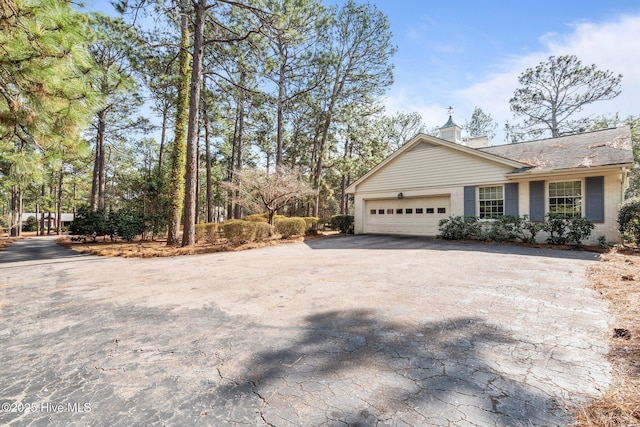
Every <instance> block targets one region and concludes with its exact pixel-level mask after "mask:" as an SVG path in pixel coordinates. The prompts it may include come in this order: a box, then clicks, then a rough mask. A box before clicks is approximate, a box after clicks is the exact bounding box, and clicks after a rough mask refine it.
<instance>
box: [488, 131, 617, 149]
mask: <svg viewBox="0 0 640 427" xmlns="http://www.w3.org/2000/svg"><path fill="white" fill-rule="evenodd" d="M624 127H629V125H624V126H616V127H610V128H606V129H596V130H590V131H587V132H580V133H572V134H571V135H562V136H556V137H551V138H542V139H534V140H531V141H517V142H510V143H508V144H500V145H491V146H489V147H482V148H478V150H487V149H491V148H494V147H504V146H507V145H521V144H530V143H533V142H542V141H550V140H556V139H562V138H571V137H574V136H579V135H587V134H591V133H598V132H605V131H611V130H616V129H621V128H624Z"/></svg>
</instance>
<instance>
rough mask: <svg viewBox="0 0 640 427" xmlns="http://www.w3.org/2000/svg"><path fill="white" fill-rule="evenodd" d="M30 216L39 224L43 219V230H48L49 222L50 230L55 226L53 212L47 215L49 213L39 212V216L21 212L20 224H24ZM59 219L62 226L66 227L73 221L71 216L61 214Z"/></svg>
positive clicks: (70, 214) (33, 213)
mask: <svg viewBox="0 0 640 427" xmlns="http://www.w3.org/2000/svg"><path fill="white" fill-rule="evenodd" d="M30 216H32V217H34V218H36V219H37V220H38V222H40V223H41V224H42V220H43V218H44V228H48V224H49V222H51V228H55V226H56V214H55V213H54V212H52V213H51V214H49V212H44V213H42V212H41V213H40V214H39V215H36V213H35V212H23V213H22V223H23V224H24V223H25V222H26V221H27V219H28V218H29V217H30ZM60 219H61V220H62V226H63V227H68V226H69V224H71V222H72V221H73V214H72V213H63V214H61V215H60Z"/></svg>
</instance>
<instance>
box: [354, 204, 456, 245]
mask: <svg viewBox="0 0 640 427" xmlns="http://www.w3.org/2000/svg"><path fill="white" fill-rule="evenodd" d="M450 209H451V197H450V196H435V197H420V198H405V199H378V200H366V210H365V216H366V220H365V233H380V234H406V235H419V236H435V235H437V234H438V223H439V222H440V220H441V219H442V218H447V217H449V215H450ZM390 212H392V213H390Z"/></svg>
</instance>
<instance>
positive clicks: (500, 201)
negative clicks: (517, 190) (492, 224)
mask: <svg viewBox="0 0 640 427" xmlns="http://www.w3.org/2000/svg"><path fill="white" fill-rule="evenodd" d="M503 215H504V186H502V185H495V186H491V187H478V216H479V217H480V219H493V218H497V217H499V216H503Z"/></svg>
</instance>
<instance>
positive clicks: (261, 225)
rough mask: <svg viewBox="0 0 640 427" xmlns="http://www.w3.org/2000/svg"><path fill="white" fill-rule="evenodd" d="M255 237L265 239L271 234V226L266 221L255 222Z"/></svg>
mask: <svg viewBox="0 0 640 427" xmlns="http://www.w3.org/2000/svg"><path fill="white" fill-rule="evenodd" d="M254 224H255V227H256V239H257V240H265V239H268V238H269V237H271V236H273V226H272V225H271V224H269V223H268V222H255V223H254Z"/></svg>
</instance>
